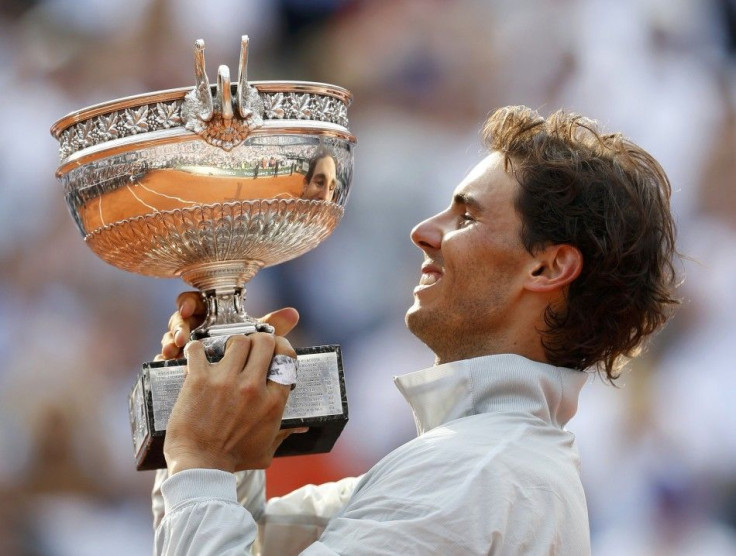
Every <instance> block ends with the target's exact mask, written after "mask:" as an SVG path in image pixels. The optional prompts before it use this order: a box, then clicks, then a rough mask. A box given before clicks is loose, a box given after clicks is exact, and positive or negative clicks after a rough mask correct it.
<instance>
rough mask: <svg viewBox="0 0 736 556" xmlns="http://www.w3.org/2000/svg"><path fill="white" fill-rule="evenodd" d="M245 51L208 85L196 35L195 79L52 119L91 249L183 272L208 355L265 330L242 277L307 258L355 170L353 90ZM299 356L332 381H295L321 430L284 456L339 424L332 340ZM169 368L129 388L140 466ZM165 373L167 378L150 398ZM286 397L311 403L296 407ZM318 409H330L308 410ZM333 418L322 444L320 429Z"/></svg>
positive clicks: (154, 458) (149, 371)
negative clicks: (270, 70)
mask: <svg viewBox="0 0 736 556" xmlns="http://www.w3.org/2000/svg"><path fill="white" fill-rule="evenodd" d="M247 47H248V40H247V37H243V38H242V41H241V56H240V67H239V75H238V79H237V82H236V83H231V82H230V73H229V70H228V68H227V67H226V66H220V67H219V69H218V77H217V84H216V85H214V86H211V85H210V84H209V81H208V78H207V74H206V72H205V68H204V43H203V42H202V41H197V42H196V43H195V48H194V62H195V77H196V85H195V86H194V87H193V88H192V87H190V88H181V89H170V90H166V91H158V92H153V93H147V94H143V95H137V96H133V97H127V98H123V99H118V100H114V101H111V102H106V103H103V104H98V105H95V106H91V107H89V108H85V109H82V110H79V111H77V112H74V113H71V114H69V115H67V116H66V117H64V118H62V119H61V120H59V121H58V122H56V123H55V124H54V125H53V127H52V128H51V132H52V134H53V135H54V136H55V137H56V138H57V139H58V140H59V144H60V164H59V168H58V170H57V172H56V175H57V177H58V178H59V180H60V181H61V183H62V185H63V187H64V195H65V199H66V202H67V206H68V208H69V210H70V212H71V215H72V217H73V218H74V221H75V222H76V224H77V227H78V228H79V231H80V232H81V234H82V236H83V237H84V240H85V242H86V243H87V245H89V247H90V248H91V249H92V251H94V253H95V254H97V256H99V257H100V258H101V259H103V260H104V261H106V262H108V263H110V264H112V265H114V266H116V267H118V268H121V269H124V270H127V271H130V272H135V273H138V274H143V275H148V276H154V277H160V278H171V277H181V278H182V279H183V280H184V281H185V282H187V283H188V284H190V285H192V286H193V287H195V288H197V289H199V290H200V291H201V292H203V294H204V295H205V298H206V302H207V309H208V314H207V317H206V319H205V321H204V323H203V324H202V325H201V326H200V327H199V328H198V329H196V330H195V331H194V332H193V337H195V338H201V339H204V340H205V346H206V348H207V350H208V355H209V356H210V357H211V359H212V360H216V359H217V357H221V356H222V351H221V350H222V349H223V348H222V346H223V345H224V344H223V343H222V342H220V341H219V340H218V339H217V338H222V336H227V335H229V334H233V333H246V334H247V333H252V332H254V331H259V330H266V331H272V329H270V327H269V326H267V325H263V324H260V323H258V322H257V321H256V320H255V319H253V318H252V317H250V316H249V315H248V314H247V313H246V312H245V310H244V308H243V298H244V292H245V288H244V285H245V284H246V283H247V282H248V281H249V280H250V279H251V278H252V277H253V276H254V275H255V274H256V273H257V272H258V270H260V269H261V268H263V267H267V266H270V265H275V264H279V263H282V262H284V261H288V260H289V259H292V258H294V257H297V256H299V255H302V254H303V253H305V252H307V251H309V250H311V249H312V248H314V247H316V246H317V245H318V244H319V243H320V242H322V241H323V240H324V239H325V238H326V237H327V236H329V235H330V233H331V232H332V231H333V230H334V228H335V227H336V226H337V224H338V223H339V221H340V219H341V218H342V215H343V211H344V206H345V203H346V201H347V198H348V193H349V189H350V183H351V179H352V173H353V149H354V146H355V137H354V136H353V135H352V134H351V133H350V131H349V130H348V119H347V108H348V106H349V104H350V101H351V98H352V97H351V95H350V93H349V92H348V91H347V90H345V89H343V88H341V87H337V86H335V85H328V84H323V83H311V82H302V81H298V82H297V81H268V82H266V81H262V82H248V81H247V78H246V66H247ZM208 340H212V341H211V342H209V343H207V341H208ZM303 354H304V358H302V356H300V358H299V365H300V368H302V367H304V369H313V371H314V372H313V374H312V379H310V378H309V377H308V376H307V375H305V374H303V373H302V372H301V371H300V381H301V380H302V379H303V380H304V381H305V383H310V384H326V383H328V382H329V383H330V388H331V389H332V390H331V391H330V392H326V393H325V396H323V397H321V398H320V399H319V400H316V399H315V398H314V397H312V398H310V395H309V393H308V392H307V393H306V394H305V395H304V396H301V397H300V395H299V392H298V391H299V388H297V390H296V391H295V392H293V393H292V396H291V397H290V402H289V403H290V404H291V405H292V406H293V407H290V406H287V412H286V414H285V415H287V414H288V415H289V418H288V419H287V418H286V417H285V420H286V421H288V423H290V426H303V425H305V424H306V425H308V426H311V427H313V429H314V431H316V432H315V433H314V434H312V435H311V437H312V440H309V437H310V435H292V437H290V438H296V437H302V438H301V440H295V442H297V443H298V442H302V445H300V446H291V447H290V446H288V445H286V446H285V447H284V450H283V453H304V452H314V451H327V450H329V448H331V446H332V443H333V442H334V440H335V438H336V437H337V435H338V434H339V432H340V430H341V429H342V426H344V423H345V421H346V420H347V402H346V400H345V396H344V382H343V379H342V364H341V360H340V356H339V348H337V347H334V348H332V347H328V348H324V349H323V348H321V347H320V348H307V350H306V351H304V350H303ZM302 359H304V361H302ZM325 361H326V363H325ZM174 363H175V364H178V365H179V366H180V367H182V366H183V365H185V363H186V361H184V360H179V361H178V362H174ZM302 363H304V364H303V365H302ZM325 365H327V368H326V367H325ZM164 366H165V367H167V368H166V372H165V373H164V372H163V371H162V370H161V369H158V367H156V365H155V364H153V363H151V364H145V365H144V369H143V371H142V373H143V374H142V378H141V377H139V381H138V382H137V384H136V387H135V388H134V391H133V393H132V395H131V420H132V424H133V436H134V444H135V450H136V458H137V460H138V467H139V469H145V468H153V467H157V466H161V465H163V464H165V462H163V459H162V455H161V453H160V448H161V445H162V444H163V434H164V433H165V426H166V421H167V419H168V413H167V411H169V410H170V408H171V405H173V400H175V396H174V398H173V399H168V398H167V397H166V396H167V395H168V394H167V392H169V391H170V384H169V383H168V382H166V381H169V380H171V377H172V376H174V375H172V374H171V373H172V372H173V371H172V369H171V368H169V367H170V366H171V365H169V364H168V363H167V364H166V365H164ZM182 368H183V367H182ZM326 369H327V371H329V373H327V374H326ZM332 370H334V371H335V372H334V375H333V374H330V373H332ZM305 372H306V371H305ZM162 373H163V374H162ZM174 374H176V373H174ZM328 375H329V376H328ZM177 376H178V377H179V378H181V376H183V374H182V375H181V376H180V375H177ZM162 377H164V378H162ZM330 377H332V378H330ZM179 378H177V380H179ZM162 380H163V381H164V382H163V383H166V384H168V386H162V387H161V396H163V397H162V398H159V399H158V400H157V399H156V395H157V394H156V388H157V386H156V384H159V383H160V384H163V383H162V382H160V381H162ZM310 380H311V382H310ZM157 381H159V382H157ZM312 391H314V387H313V386H310V390H309V392H312ZM177 392H178V390H177ZM292 398H294V399H295V400H297V399H301V400H306V401H303V402H298V403H300V404H302V405H300V406H299V407H296V406H295V404H297V402H296V401H294V403H293V404H292ZM325 400H327V401H328V402H329V403H327V402H326V401H325ZM315 404H316V405H315ZM307 405H311V407H306V406H307ZM164 406H165V407H164ZM317 406H319V407H320V408H327V407H328V406H329V409H327V410H326V411H328V413H329V412H330V411H332V412H333V413H334V414H329V415H327V414H323V413H320V412H319V411H317V412H316V413H315V411H316V407H317ZM162 408H163V409H162ZM321 410H322V409H320V411H321ZM305 415H307V418H308V419H312V421H311V422H308V421H305V417H304V416H305ZM334 416H338V417H339V419H338V420H337V421H336V422H335V423H337V424H335V423H332V424H330V425H329V426H328V427H327V428H330V427H331V428H332V432H330V433H329V434H330V435H332V437H331V438H326V439H325V438H323V436H324V435H321V433H319V427H318V426H315V424H316V423H322V422H324V423H327V422H328V421H330V418H331V417H334ZM315 419H316V420H315ZM144 429H145V430H144ZM310 434H311V433H310ZM320 435H321V436H320ZM305 439H306V440H305ZM310 442H311V444H309V443H310ZM308 444H309V445H308Z"/></svg>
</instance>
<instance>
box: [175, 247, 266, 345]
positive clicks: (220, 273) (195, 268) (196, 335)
mask: <svg viewBox="0 0 736 556" xmlns="http://www.w3.org/2000/svg"><path fill="white" fill-rule="evenodd" d="M262 266H263V263H262V262H261V261H222V262H216V263H201V264H197V265H192V266H190V267H187V268H185V269H183V270H182V272H181V277H182V279H183V280H184V281H185V282H186V283H188V284H190V285H192V286H194V287H195V288H197V289H198V290H200V291H201V292H202V293H203V294H204V297H205V302H206V304H207V317H206V318H205V320H204V322H203V323H202V325H201V326H199V327H198V328H196V329H194V330H193V331H192V333H191V337H192V339H202V338H207V337H212V336H224V335H231V334H252V333H253V332H257V331H267V332H273V329H272V328H271V327H270V326H268V325H264V324H262V323H259V322H258V321H257V320H256V319H254V318H253V317H251V316H250V315H248V313H246V312H245V307H244V302H245V294H246V290H245V283H246V282H248V281H249V280H250V279H251V278H253V276H255V274H256V273H257V272H258V271H259V270H260V269H261V267H262Z"/></svg>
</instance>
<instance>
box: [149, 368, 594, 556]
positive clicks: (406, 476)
mask: <svg viewBox="0 0 736 556" xmlns="http://www.w3.org/2000/svg"><path fill="white" fill-rule="evenodd" d="M585 380H586V375H585V374H584V373H582V372H579V371H574V370H570V369H564V368H560V367H553V366H550V365H544V364H541V363H536V362H533V361H530V360H528V359H525V358H523V357H520V356H517V355H492V356H486V357H480V358H476V359H470V360H466V361H458V362H454V363H448V364H444V365H439V366H436V367H431V368H429V369H425V370H423V371H418V372H416V373H411V374H408V375H404V376H401V377H397V378H396V379H395V381H396V384H397V386H398V388H399V389H400V390H401V392H402V393H403V394H404V396H405V397H406V399H407V400H408V402H409V404H410V405H411V407H412V410H413V412H414V417H415V420H416V423H417V430H418V433H419V436H418V437H417V438H416V439H414V440H412V441H411V442H408V443H407V444H404V445H403V446H401V447H399V448H397V449H396V450H394V451H393V452H391V453H390V454H389V455H388V456H386V457H385V458H384V459H383V460H381V461H380V462H379V463H378V464H376V465H375V466H374V467H373V468H372V469H371V470H370V471H369V472H368V473H366V474H365V475H364V476H363V477H361V478H359V479H356V478H353V479H344V480H343V481H339V482H337V483H328V484H326V485H321V486H318V487H317V486H313V485H309V486H306V487H303V488H301V489H298V490H296V491H294V492H293V493H291V494H289V495H287V496H284V497H281V498H275V499H272V500H269V501H268V503H266V502H265V495H264V493H263V484H264V478H263V474H262V473H261V472H248V473H246V474H240V476H239V478H238V482H237V484H238V486H237V490H236V477H235V475H233V474H230V473H226V472H223V471H216V470H203V469H202V470H199V469H198V470H189V471H183V472H181V473H178V474H176V475H175V476H173V477H170V478H166V476H165V473H160V474H159V476H158V477H157V484H156V486H155V489H154V515H155V523H156V526H157V527H156V541H155V553H156V554H170V555H174V554H176V555H177V556H180V555H182V556H183V555H197V556H202V555H208V554H212V555H215V554H216V555H229V554H262V555H263V556H288V555H289V554H298V553H300V551H301V550H303V552H301V553H302V554H306V555H322V554H324V555H327V554H345V555H350V556H354V555H360V554H365V555H370V556H377V555H391V556H394V555H397V554H398V555H402V556H408V555H412V554H441V555H454V554H458V555H466V554H509V555H518V554H545V555H546V554H565V555H586V554H589V553H590V541H589V532H588V515H587V509H586V503H585V495H584V493H583V489H582V485H581V483H580V472H579V460H578V454H577V449H576V448H575V445H574V436H573V435H572V434H571V433H569V432H567V431H565V430H564V426H565V424H566V423H567V421H569V420H570V418H572V416H573V415H574V414H575V411H576V409H577V400H578V394H579V392H580V389H581V388H582V386H583V384H584V382H585ZM159 490H160V493H161V494H162V496H161V495H160V494H159ZM246 508H247V509H246ZM257 521H258V522H259V523H260V531H259V527H258V526H257V525H256V522H257ZM259 535H260V538H259V539H257V537H259Z"/></svg>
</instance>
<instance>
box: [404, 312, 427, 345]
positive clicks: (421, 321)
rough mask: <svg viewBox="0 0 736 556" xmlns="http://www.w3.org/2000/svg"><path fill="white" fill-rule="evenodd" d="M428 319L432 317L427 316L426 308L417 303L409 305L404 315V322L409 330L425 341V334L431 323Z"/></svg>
mask: <svg viewBox="0 0 736 556" xmlns="http://www.w3.org/2000/svg"><path fill="white" fill-rule="evenodd" d="M428 321H431V319H430V318H427V314H426V310H425V311H423V310H422V309H421V308H420V307H419V306H417V304H416V303H415V304H414V305H412V306H411V307H409V309H408V310H407V311H406V315H405V316H404V322H405V323H406V327H407V328H408V329H409V332H411V333H412V334H414V335H415V336H416V337H417V338H419V339H420V340H422V341H424V340H423V336H424V333H425V331H426V329H427V326H428V324H429V322H428Z"/></svg>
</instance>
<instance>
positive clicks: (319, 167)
mask: <svg viewBox="0 0 736 556" xmlns="http://www.w3.org/2000/svg"><path fill="white" fill-rule="evenodd" d="M336 184H337V168H335V161H334V160H333V158H332V157H331V156H325V157H323V158H320V159H319V160H318V161H317V164H315V166H314V172H313V173H312V178H311V179H310V180H309V182H308V183H305V184H304V191H303V192H302V199H309V200H316V201H331V200H332V196H333V194H334V191H335V185H336Z"/></svg>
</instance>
